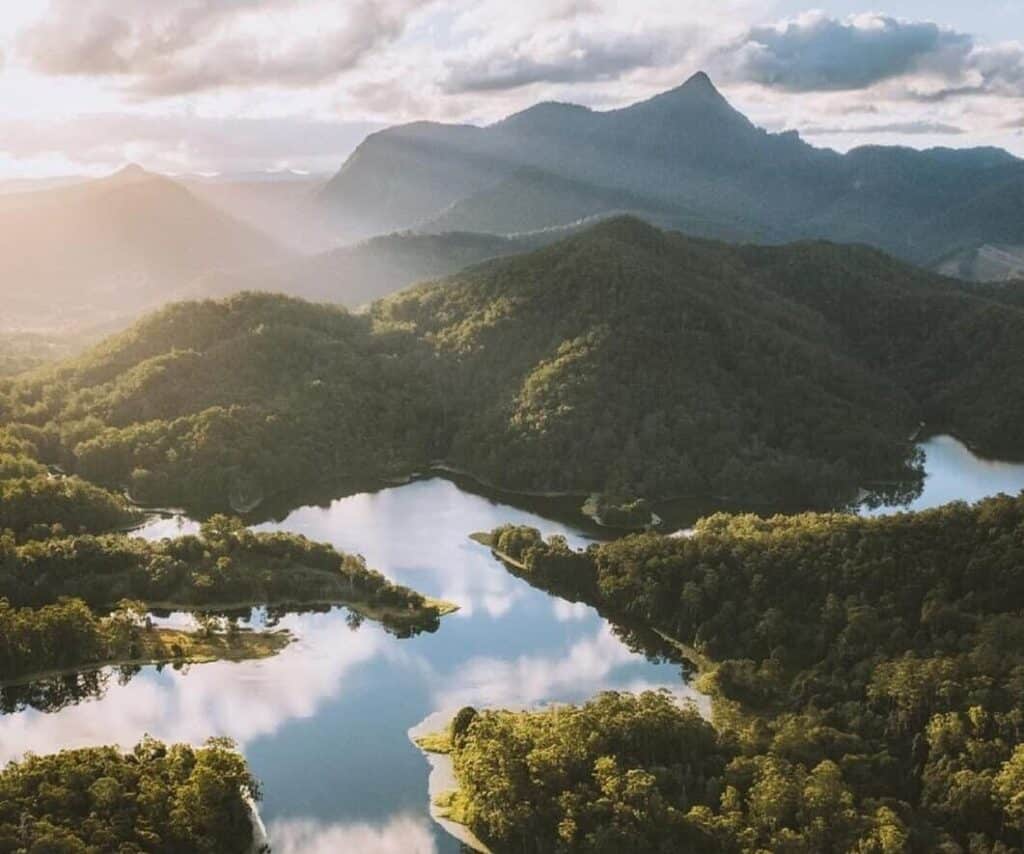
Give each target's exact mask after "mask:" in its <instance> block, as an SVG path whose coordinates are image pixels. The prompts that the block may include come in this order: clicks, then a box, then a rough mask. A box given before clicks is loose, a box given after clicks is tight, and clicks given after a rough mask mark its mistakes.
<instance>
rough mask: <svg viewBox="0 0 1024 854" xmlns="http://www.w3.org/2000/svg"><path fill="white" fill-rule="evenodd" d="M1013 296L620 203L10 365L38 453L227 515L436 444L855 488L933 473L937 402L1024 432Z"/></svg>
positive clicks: (595, 475)
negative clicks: (387, 278)
mask: <svg viewBox="0 0 1024 854" xmlns="http://www.w3.org/2000/svg"><path fill="white" fill-rule="evenodd" d="M1009 293H1012V291H1010V290H1005V291H1000V292H996V291H994V290H993V289H991V288H988V289H979V290H978V291H977V292H975V291H972V290H971V288H970V287H968V286H966V285H962V284H960V283H957V282H955V281H953V280H950V279H945V278H942V277H939V276H934V275H931V274H928V273H924V272H921V271H919V270H915V269H914V268H911V267H908V266H906V265H904V264H902V263H899V262H896V261H894V260H892V259H890V258H887V257H886V256H884V255H882V254H881V253H879V252H877V251H874V250H870V249H866V248H863V247H844V246H835V245H831V244H824V243H807V244H795V245H792V246H787V247H781V248H756V247H739V248H737V247H731V246H727V245H725V244H719V243H714V242H709V241H700V240H693V239H690V238H686V237H684V236H683V235H681V234H677V233H666V232H661V231H659V230H657V229H655V228H653V227H651V226H648V225H645V224H643V223H641V222H639V221H638V220H635V219H630V218H620V219H617V220H613V221H609V222H606V223H603V224H601V225H598V226H595V227H593V228H591V229H589V230H587V231H584V232H582V233H580V234H577V235H575V236H573V237H570V238H568V239H566V240H563V241H561V242H559V243H557V244H555V245H553V246H551V247H548V248H546V249H543V250H540V251H537V252H534V253H532V254H528V255H523V256H519V257H514V258H508V259H499V260H496V261H492V262H488V263H486V264H483V265H481V266H478V267H475V268H473V269H471V270H469V271H466V272H464V273H462V274H459V275H457V276H454V277H452V278H451V279H448V280H444V281H442V282H438V283H433V284H429V285H424V286H420V287H417V288H414V289H412V290H410V291H407V292H405V293H403V294H400V295H398V296H396V297H393V298H390V299H388V300H385V301H383V302H381V303H378V304H376V305H375V306H374V308H373V310H372V312H371V314H370V315H369V316H366V315H351V314H348V313H346V312H345V311H343V310H341V309H336V308H331V307H327V306H320V305H311V304H308V303H304V302H301V301H298V300H293V299H288V298H285V297H281V296H273V295H258V294H242V295H239V296H235V297H232V298H230V299H227V300H225V301H221V302H200V303H186V304H179V305H175V306H171V307H169V308H167V309H165V310H163V311H161V312H159V313H157V314H155V315H153V316H151V317H150V318H148V319H147V320H145V321H143V322H141V323H140V324H138V325H137V326H135V327H134V328H132V329H131V330H129V331H127V332H125V333H123V334H121V335H120V336H116V337H114V338H112V339H110V340H108V341H107V342H105V343H104V344H103V345H101V346H99V347H97V348H95V349H94V350H92V351H91V352H89V353H88V354H87V355H85V356H83V357H81V358H79V359H76V360H72V361H69V362H65V363H62V364H61V365H59V366H57V367H54V368H49V369H44V370H42V371H40V372H37V373H35V374H32V375H28V376H27V377H24V378H18V379H16V380H8V381H6V382H5V383H0V423H6V424H7V425H8V427H7V430H6V433H5V435H6V436H7V437H8V440H7V444H13V445H18V444H19V443H20V444H21V445H23V446H25V447H24V448H23V449H22V453H21V455H22V456H29V457H32V458H33V459H36V460H37V461H43V462H47V463H58V464H61V465H63V466H65V467H66V468H67V469H69V470H71V471H74V472H76V473H78V474H80V475H82V476H83V477H85V478H87V479H89V480H91V481H94V482H96V483H100V484H103V485H106V486H108V487H117V488H120V487H125V488H127V489H128V491H129V493H130V494H131V495H132V497H133V498H136V499H138V500H141V501H145V502H161V503H173V504H185V505H187V506H190V507H193V508H201V509H206V510H218V509H225V508H228V507H230V508H233V509H234V510H236V511H239V512H241V511H245V510H248V509H250V508H252V507H253V506H255V505H256V504H258V503H259V502H260V500H261V499H263V498H264V497H266V496H267V495H269V494H272V493H275V492H278V491H281V490H285V489H288V488H291V487H296V486H300V485H303V484H309V483H313V482H316V481H322V480H324V479H327V478H338V477H342V476H351V475H370V476H380V475H386V476H391V475H404V474H408V473H410V472H413V471H417V470H422V469H423V467H425V466H428V465H430V464H431V463H432V462H436V461H443V462H446V463H447V464H449V465H452V466H455V467H457V468H460V469H464V470H467V471H469V472H470V473H472V474H473V475H475V476H477V477H480V478H481V479H483V480H486V481H490V482H493V483H495V484H497V485H499V486H503V487H509V488H515V489H525V490H548V491H568V492H579V493H584V494H585V493H590V492H605V493H608V494H610V495H612V496H614V497H615V498H616V503H621V502H622V501H628V500H629V499H632V498H633V497H636V496H643V497H646V498H649V499H658V498H665V497H670V496H679V495H694V496H718V497H730V498H742V499H747V500H759V501H766V502H780V501H793V500H796V501H799V502H800V503H801V504H803V505H805V506H806V505H807V504H811V505H834V504H836V503H837V502H841V501H843V500H845V499H848V498H850V497H851V496H852V495H853V494H855V492H856V490H857V488H859V487H862V486H871V485H872V484H879V483H892V482H896V481H906V480H908V479H910V480H912V479H913V478H914V477H916V476H917V472H916V465H917V460H916V459H915V457H914V451H913V447H912V444H911V442H910V441H909V440H910V437H911V436H912V434H913V433H914V432H915V431H916V429H917V426H918V425H919V423H920V422H921V421H927V422H928V423H929V424H930V425H931V426H934V427H941V428H943V429H949V430H952V431H954V432H956V433H957V435H959V436H960V437H961V438H963V439H965V440H966V441H968V442H970V443H972V444H973V445H975V446H976V447H978V448H980V449H981V450H982V451H987V452H991V453H996V454H1002V455H1014V456H1019V455H1021V454H1024V433H1022V432H1021V431H1022V429H1024V428H1022V426H1021V425H1022V424H1024V412H1022V411H1021V406H1024V403H1022V401H1024V388H1022V384H1024V376H1022V375H1021V373H1020V371H1019V370H1017V366H1018V365H1019V364H1020V362H1021V360H1022V358H1024V311H1022V310H1021V309H1020V307H1019V306H1018V305H1017V304H1016V303H1015V302H1014V301H1013V300H1012V299H1011V298H1009V297H1006V296H1005V294H1009ZM5 452H6V451H5V444H4V440H0V454H3V453H5ZM16 452H17V449H15V450H14V451H11V452H9V453H11V454H14V453H16ZM2 459H3V458H2V457H0V465H2V464H3V463H2Z"/></svg>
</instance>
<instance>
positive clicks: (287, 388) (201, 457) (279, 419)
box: [0, 294, 437, 510]
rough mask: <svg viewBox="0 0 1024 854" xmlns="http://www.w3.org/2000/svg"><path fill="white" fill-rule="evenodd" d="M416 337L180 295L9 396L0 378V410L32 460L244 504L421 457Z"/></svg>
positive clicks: (312, 311) (166, 492)
mask: <svg viewBox="0 0 1024 854" xmlns="http://www.w3.org/2000/svg"><path fill="white" fill-rule="evenodd" d="M417 347H420V348H421V349H422V345H419V344H418V342H417V341H416V340H415V339H414V338H412V336H410V335H407V334H405V335H402V334H399V335H387V334H382V335H378V334H374V332H373V330H372V328H371V324H370V321H369V319H368V318H365V317H356V316H353V315H350V314H348V313H347V312H345V311H344V310H342V309H337V308H333V307H330V306H324V305H314V304H312V303H306V302H303V301H301V300H296V299H289V298H287V297H282V296H273V295H266V294H262V295H261V294H242V295H238V296H235V297H232V298H230V299H227V300H224V301H221V302H214V301H206V302H194V303H178V304H175V305H172V306H169V307H167V308H165V309H163V310H161V311H159V312H157V313H156V314H154V315H152V316H150V317H149V318H147V319H145V320H143V321H141V322H140V323H138V324H137V325H135V326H134V327H132V328H131V329H130V330H128V331H127V332H125V333H123V334H121V335H119V336H115V337H114V338H111V339H109V340H108V341H107V342H105V343H104V344H102V345H100V346H98V347H97V348H95V349H93V350H92V351H90V352H89V353H87V354H86V355H84V356H83V357H81V358H79V359H77V360H73V361H69V362H66V363H63V364H62V365H60V366H58V367H56V368H52V369H48V370H46V371H43V372H41V373H38V374H36V375H32V376H30V377H29V378H27V379H22V380H19V381H18V382H16V383H12V384H10V385H9V386H8V392H9V395H7V396H5V395H4V393H3V387H2V386H0V418H3V417H4V412H5V408H6V411H7V415H6V418H7V420H8V421H16V422H19V424H18V426H14V427H11V428H10V431H9V432H10V433H12V434H14V435H15V436H16V437H17V438H18V439H19V440H24V441H28V443H29V446H30V447H29V451H30V452H31V453H33V454H34V455H35V456H37V457H40V458H42V459H45V460H46V461H48V462H58V463H61V464H62V465H64V466H66V467H68V468H71V469H73V470H74V471H75V472H77V473H79V474H81V475H83V476H84V477H86V478H88V479H90V480H93V481H95V482H98V483H103V484H107V485H111V486H125V487H127V488H128V489H129V490H130V492H131V494H132V496H133V497H134V498H137V499H140V500H143V501H153V502H159V503H164V502H172V503H182V504H187V505H189V506H192V507H196V506H200V507H212V508H225V507H232V508H233V509H236V510H245V509H247V508H249V507H251V506H254V505H255V504H257V503H259V501H260V500H261V499H262V498H263V497H264V496H265V495H267V494H271V493H274V492H277V491H279V490H284V489H287V488H289V487H292V486H297V485H302V484H311V483H318V482H320V481H322V479H323V478H325V477H338V476H342V475H366V474H368V473H373V474H382V473H388V472H404V471H408V470H409V468H410V467H411V466H413V465H419V464H420V463H422V461H423V460H425V459H426V458H427V457H428V455H429V454H428V450H429V449H428V448H427V446H426V440H427V438H429V437H430V436H431V429H432V425H433V424H434V423H435V422H436V420H437V419H436V418H435V417H434V415H433V413H432V412H431V411H423V407H428V409H429V407H430V405H431V402H432V401H431V395H430V394H429V389H428V387H429V383H428V381H427V380H426V378H425V377H426V374H425V371H426V369H427V368H428V367H429V366H430V360H429V359H426V360H425V359H423V358H419V357H417V356H415V355H413V354H410V353H407V352H406V351H407V350H409V349H410V348H417ZM26 425H31V426H26ZM0 438H2V437H0ZM0 447H2V446H0Z"/></svg>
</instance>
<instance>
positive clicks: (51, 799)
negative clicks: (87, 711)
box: [0, 738, 260, 854]
mask: <svg viewBox="0 0 1024 854" xmlns="http://www.w3.org/2000/svg"><path fill="white" fill-rule="evenodd" d="M259 795H260V790H259V785H258V783H257V782H256V780H255V779H254V778H253V776H252V774H251V773H250V772H249V769H248V767H247V766H246V763H245V760H244V759H243V758H242V756H241V755H240V754H239V753H237V752H236V751H235V750H234V748H233V745H231V744H230V742H226V741H224V740H217V739H214V740H211V741H210V742H208V743H207V745H206V746H205V747H201V748H194V747H189V746H188V745H184V744H176V745H166V744H163V743H162V742H159V741H156V740H155V739H150V738H147V739H145V740H143V741H142V742H140V743H139V744H138V745H136V746H135V748H134V749H133V750H132V751H131V752H129V753H122V752H121V751H119V750H117V749H116V748H113V747H96V748H85V749H80V750H65V751H62V752H60V753H55V754H52V755H48V756H29V757H26V758H25V759H24V760H22V761H20V762H14V763H11V764H10V765H8V766H7V767H6V768H4V769H3V770H0V851H10V852H22V851H31V852H37V854H44V852H45V854H91V852H101V851H118V852H124V854H128V852H143V851H147V852H153V854H211V852H219V854H220V853H222V854H246V852H248V851H250V850H251V846H252V842H253V823H252V820H251V814H250V808H249V806H248V804H247V798H253V797H256V798H258V797H259Z"/></svg>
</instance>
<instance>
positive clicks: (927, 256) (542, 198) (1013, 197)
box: [316, 73, 1024, 278]
mask: <svg viewBox="0 0 1024 854" xmlns="http://www.w3.org/2000/svg"><path fill="white" fill-rule="evenodd" d="M316 204H317V206H318V207H319V209H320V211H321V213H322V215H324V216H327V217H330V218H331V220H332V221H333V222H334V223H335V225H336V227H337V228H338V230H339V233H340V234H343V235H345V236H346V237H348V238H349V239H358V238H361V237H367V236H370V235H373V234H380V233H385V232H391V231H396V230H400V229H409V228H414V229H417V230H421V231H451V230H473V231H488V232H493V233H495V234H506V235H507V234H514V233H520V232H524V231H527V232H528V231H534V230H537V229H544V228H549V227H551V226H558V225H566V224H569V223H572V222H576V221H578V220H581V219H585V218H593V217H595V216H599V215H611V214H613V213H623V212H626V213H634V214H637V215H639V216H642V217H643V218H644V219H647V220H648V221H651V222H653V223H655V224H658V225H661V226H665V227H671V228H676V229H680V230H682V231H685V232H686V233H689V234H692V235H695V236H705V237H713V238H719V239H726V240H734V241H745V242H759V243H779V242H786V241H792V240H799V239H807V238H825V239H830V240H835V241H841V242H858V243H866V244H869V245H872V246H875V247H877V248H881V249H884V250H885V251H887V252H890V253H892V254H894V255H896V256H897V257H900V258H902V259H904V260H907V261H911V262H912V263H915V264H918V265H922V266H929V267H934V266H938V265H941V264H943V263H947V264H948V263H949V262H950V259H953V258H957V257H962V256H966V257H967V258H968V259H969V258H970V257H972V253H977V252H978V251H983V253H985V254H986V256H988V255H991V254H992V253H991V252H989V251H988V247H990V246H994V247H1001V248H1002V250H1001V251H1002V252H1003V256H1004V257H1005V256H1006V252H1007V247H1020V246H1022V245H1024V161H1021V160H1018V159H1017V158H1015V157H1013V156H1012V155H1010V154H1009V153H1007V152H1005V151H1002V150H999V149H993V148H975V149H960V150H954V149H943V148H939V149H930V150H926V151H916V150H912V149H908V148H899V147H882V146H869V147H863V148H857V149H854V150H852V151H850V152H848V153H846V154H839V153H837V152H835V151H832V150H828V149H820V148H815V147H813V146H811V145H809V144H807V143H806V142H804V141H803V140H802V139H801V138H800V137H799V135H798V134H797V133H795V132H785V133H768V132H767V131H765V130H762V129H760V128H758V127H756V126H755V125H754V124H753V123H752V122H750V121H749V120H748V119H747V118H746V117H744V116H743V115H742V114H741V113H740V112H738V111H737V110H736V109H734V108H733V107H732V106H731V105H730V104H729V103H728V101H727V100H726V99H725V98H724V97H723V96H722V95H721V93H719V92H718V90H717V89H716V88H715V86H714V85H713V83H712V82H711V80H710V79H709V78H708V76H707V75H706V74H704V73H698V74H696V75H694V76H693V77H692V78H690V79H689V80H688V81H687V82H686V83H684V84H683V85H682V86H679V87H678V88H676V89H673V90H671V91H668V92H664V93H662V94H660V95H657V96H655V97H653V98H650V99H649V100H646V101H642V102H640V103H637V104H633V105H631V106H629V107H626V108H623V109H618V110H610V111H596V110H591V109H588V108H585V107H581V106H577V105H573V104H563V103H542V104H538V105H536V106H534V107H531V108H529V109H527V110H525V111H523V112H520V113H517V114H515V115H513V116H510V117H508V118H506V119H504V120H503V121H500V122H497V123H496V124H492V125H488V126H486V127H476V126H472V125H445V124H439V123H431V122H416V123H413V124H408V125H401V126H398V127H393V128H388V129H386V130H383V131H379V132H377V133H375V134H372V135H371V136H369V137H368V138H367V139H366V140H365V141H364V142H363V143H362V144H361V145H360V146H359V147H358V148H357V149H356V151H355V152H353V154H352V155H351V156H350V157H349V158H348V160H347V161H346V162H345V163H344V165H343V166H342V168H341V169H340V171H339V172H338V173H337V174H336V175H335V176H334V178H332V179H331V181H330V182H328V183H327V184H326V185H325V186H324V187H323V189H322V190H321V191H320V192H319V193H318V194H317V196H316ZM1010 255H1013V252H1012V251H1011V252H1010ZM982 266H983V267H984V265H982ZM955 269H956V270H957V271H958V272H962V273H966V274H968V275H970V274H972V271H973V267H972V265H971V264H970V263H966V262H963V261H961V263H960V265H959V266H957V267H956V268H955ZM985 272H986V273H987V274H991V270H985ZM1005 272H1006V271H1005V270H1004V269H1002V268H999V269H998V270H997V271H996V276H995V277H997V278H998V277H1000V276H1001V275H1003V274H1004V273H1005Z"/></svg>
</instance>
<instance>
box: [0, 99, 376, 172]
mask: <svg viewBox="0 0 1024 854" xmlns="http://www.w3.org/2000/svg"><path fill="white" fill-rule="evenodd" d="M379 128H380V125H378V124H374V123H368V122H346V121H340V120H338V121H329V120H317V119H308V118H304V117H302V116H285V117H278V118H218V117H200V116H193V115H184V114H183V115H175V114H171V115H166V114H165V115H145V114H131V113H96V114H86V115H77V116H73V117H70V118H67V119H58V120H35V119H14V120H11V119H7V120H0V152H6V153H7V154H9V155H11V156H14V157H17V158H25V159H27V158H32V157H40V156H45V155H49V154H63V155H65V156H67V157H69V158H73V159H74V160H75V162H76V163H78V164H79V165H80V166H81V167H83V168H85V169H88V170H101V169H105V168H112V167H115V166H118V165H120V164H121V163H124V162H125V161H128V160H132V161H138V162H140V163H142V164H144V165H146V166H147V167H148V168H150V169H155V170H158V171H166V172H176V171H177V172H203V171H233V172H248V171H258V170H261V169H265V168H268V167H271V166H276V167H277V168H285V167H291V168H301V169H306V170H310V171H326V170H333V169H336V168H337V166H338V164H339V163H341V162H342V161H343V160H344V158H345V157H346V156H347V155H348V154H349V153H351V151H352V150H353V149H354V148H355V147H356V146H357V145H358V144H359V143H360V142H361V141H362V140H363V139H364V138H365V137H366V135H367V134H368V133H371V132H373V131H374V130H378V129H379Z"/></svg>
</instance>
